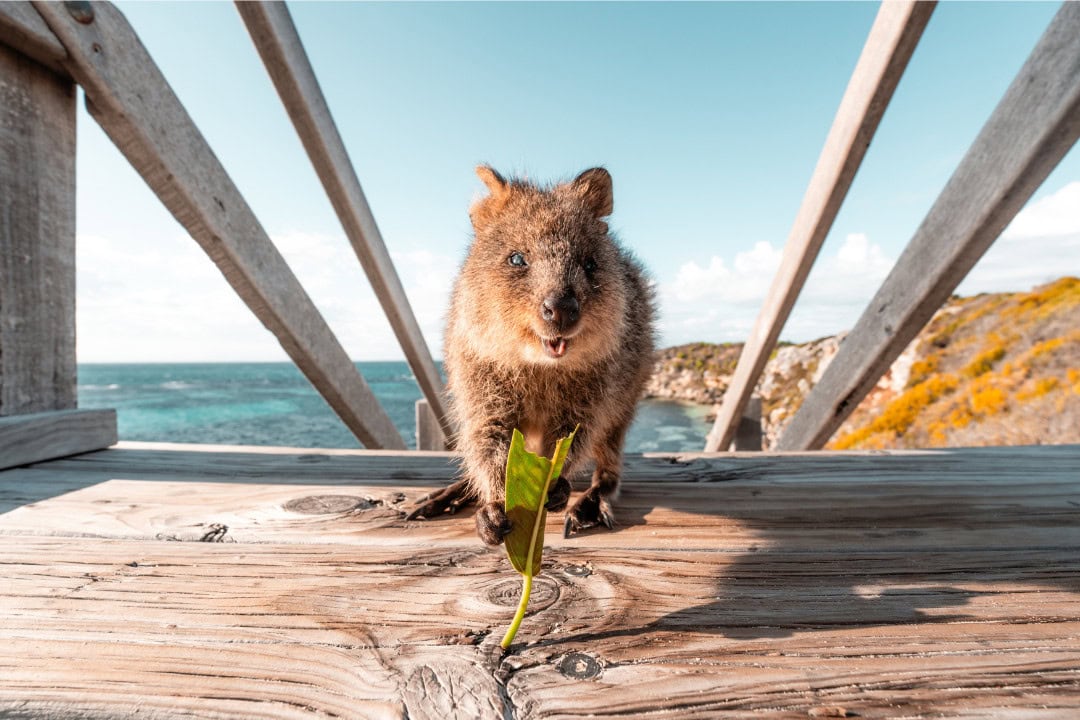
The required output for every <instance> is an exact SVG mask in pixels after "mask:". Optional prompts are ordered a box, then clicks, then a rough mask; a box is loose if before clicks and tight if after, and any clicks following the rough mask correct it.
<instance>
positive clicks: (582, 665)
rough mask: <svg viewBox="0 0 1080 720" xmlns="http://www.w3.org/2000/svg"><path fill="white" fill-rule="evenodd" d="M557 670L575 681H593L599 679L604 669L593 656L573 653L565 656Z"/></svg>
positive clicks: (556, 667)
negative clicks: (595, 678)
mask: <svg viewBox="0 0 1080 720" xmlns="http://www.w3.org/2000/svg"><path fill="white" fill-rule="evenodd" d="M555 669H556V670H558V671H559V672H560V673H562V674H563V675H565V676H566V677H568V678H573V679H574V680H591V679H592V678H594V677H597V676H598V675H599V674H600V672H601V671H602V670H603V669H604V667H603V665H601V664H600V662H599V661H598V660H597V659H596V658H594V657H593V656H592V655H586V654H585V653H582V652H572V653H570V654H568V655H564V656H563V658H562V660H560V661H559V662H558V664H557V665H556V666H555Z"/></svg>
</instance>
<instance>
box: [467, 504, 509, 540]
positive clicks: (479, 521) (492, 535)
mask: <svg viewBox="0 0 1080 720" xmlns="http://www.w3.org/2000/svg"><path fill="white" fill-rule="evenodd" d="M503 504H504V503H503V502H502V501H501V500H500V501H499V502H490V503H488V504H486V505H481V506H480V509H479V510H477V511H476V534H477V535H479V536H480V539H481V540H483V541H484V542H485V543H487V544H488V545H499V544H501V543H502V541H503V538H505V537H506V536H507V535H508V534H509V533H510V530H511V529H513V527H514V526H513V524H512V523H511V522H510V518H508V517H506V510H505V509H504V508H503Z"/></svg>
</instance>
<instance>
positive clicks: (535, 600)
mask: <svg viewBox="0 0 1080 720" xmlns="http://www.w3.org/2000/svg"><path fill="white" fill-rule="evenodd" d="M484 598H485V599H486V600H487V601H488V602H490V603H491V604H492V605H498V606H499V607H508V608H516V607H517V606H518V602H519V601H520V600H521V581H519V580H502V581H500V582H497V583H495V584H494V585H492V586H491V587H490V588H488V589H487V592H486V593H484ZM558 599H559V586H558V584H557V583H555V582H553V581H552V580H550V579H548V578H545V577H537V578H533V586H532V595H530V596H529V611H530V612H536V611H537V610H544V609H545V608H549V607H551V606H552V605H554V604H555V601H556V600H558Z"/></svg>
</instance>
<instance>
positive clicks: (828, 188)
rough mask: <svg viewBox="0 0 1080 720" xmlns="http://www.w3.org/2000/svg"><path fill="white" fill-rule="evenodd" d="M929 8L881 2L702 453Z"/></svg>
mask: <svg viewBox="0 0 1080 720" xmlns="http://www.w3.org/2000/svg"><path fill="white" fill-rule="evenodd" d="M933 10H934V3H933V2H915V1H914V0H903V1H897V2H885V3H882V4H881V9H880V10H878V15H877V18H876V19H875V20H874V25H873V27H872V28H870V34H869V36H868V37H867V38H866V45H865V46H864V47H863V51H862V55H861V56H860V57H859V62H858V64H857V65H856V66H855V71H854V72H853V73H852V75H851V81H850V82H849V83H848V87H847V90H846V91H845V93H844V97H843V99H842V100H841V101H840V107H839V108H838V109H837V111H836V118H835V119H834V120H833V124H832V128H831V129H830V130H829V136H828V137H827V138H826V139H825V146H824V147H823V148H822V150H821V156H820V157H819V158H818V164H817V167H816V168H814V174H813V176H812V177H811V178H810V184H809V186H808V187H807V188H806V195H805V196H804V197H803V202H802V206H801V207H800V208H799V214H798V215H796V216H795V224H794V225H793V226H792V228H791V234H790V235H788V241H787V244H786V245H785V246H784V257H783V259H782V261H781V263H780V268H779V270H777V272H776V277H775V278H774V279H773V283H772V287H771V288H770V289H769V294H768V295H767V296H766V297H765V303H764V304H763V305H762V307H761V312H760V314H759V315H758V318H757V321H756V322H755V323H754V329H753V330H752V331H751V333H750V336H749V337H748V338H747V340H746V344H745V345H743V350H742V354H741V355H740V356H739V364H738V365H737V366H736V367H735V375H734V377H733V378H732V379H731V385H730V386H729V387H728V389H727V392H725V393H724V402H723V405H722V406H721V408H720V411H719V412H718V413H717V415H716V422H715V423H714V424H713V427H712V430H711V431H710V432H709V436H708V437H707V438H706V442H705V450H706V452H716V451H717V450H719V449H721V448H726V447H727V446H728V445H729V443H731V440H732V437H733V436H734V435H735V430H736V426H737V425H738V424H739V419H740V418H741V417H742V415H743V410H744V408H745V407H746V403H747V401H748V400H749V399H750V395H751V393H752V392H753V391H754V386H755V385H756V384H757V381H758V378H759V377H760V376H761V372H762V371H763V370H764V369H765V364H766V363H767V362H768V361H769V354H770V353H771V352H772V350H773V348H774V347H776V341H777V340H778V339H779V338H780V331H781V330H783V328H784V323H786V322H787V319H788V316H789V315H790V314H791V308H792V307H793V306H794V305H795V300H796V299H797V298H798V297H799V293H800V292H801V291H802V288H803V285H804V284H805V283H806V278H807V276H808V275H809V274H810V268H811V267H813V264H814V260H816V259H817V255H818V252H819V251H820V250H821V245H822V243H824V242H825V237H826V236H827V235H828V234H829V229H830V228H832V224H833V220H835V219H836V214H837V213H838V212H839V211H840V206H841V204H843V202H844V198H845V197H846V196H847V191H848V188H850V187H851V182H852V180H854V178H855V173H856V171H857V170H858V169H859V165H860V164H861V163H862V159H863V156H864V155H865V154H866V149H867V147H869V145H870V141H871V139H873V137H874V133H875V131H876V130H877V127H878V123H880V122H881V117H882V115H884V114H885V108H886V107H888V105H889V100H890V99H891V98H892V95H893V91H894V90H895V89H896V85H897V83H899V82H900V77H901V76H902V75H903V74H904V69H905V68H906V67H907V64H908V60H910V59H911V54H912V53H913V52H914V51H915V46H916V45H917V44H918V42H919V38H920V37H921V36H922V32H923V29H924V28H925V27H926V23H927V22H929V20H930V14H931V13H932V12H933Z"/></svg>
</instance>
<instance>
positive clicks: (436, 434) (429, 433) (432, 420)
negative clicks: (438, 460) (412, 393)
mask: <svg viewBox="0 0 1080 720" xmlns="http://www.w3.org/2000/svg"><path fill="white" fill-rule="evenodd" d="M416 449H417V450H445V449H446V436H445V435H444V434H443V430H442V427H440V426H439V420H438V418H436V417H435V414H434V413H433V412H432V410H431V405H429V404H428V401H427V399H426V398H420V399H419V400H417V401H416Z"/></svg>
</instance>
